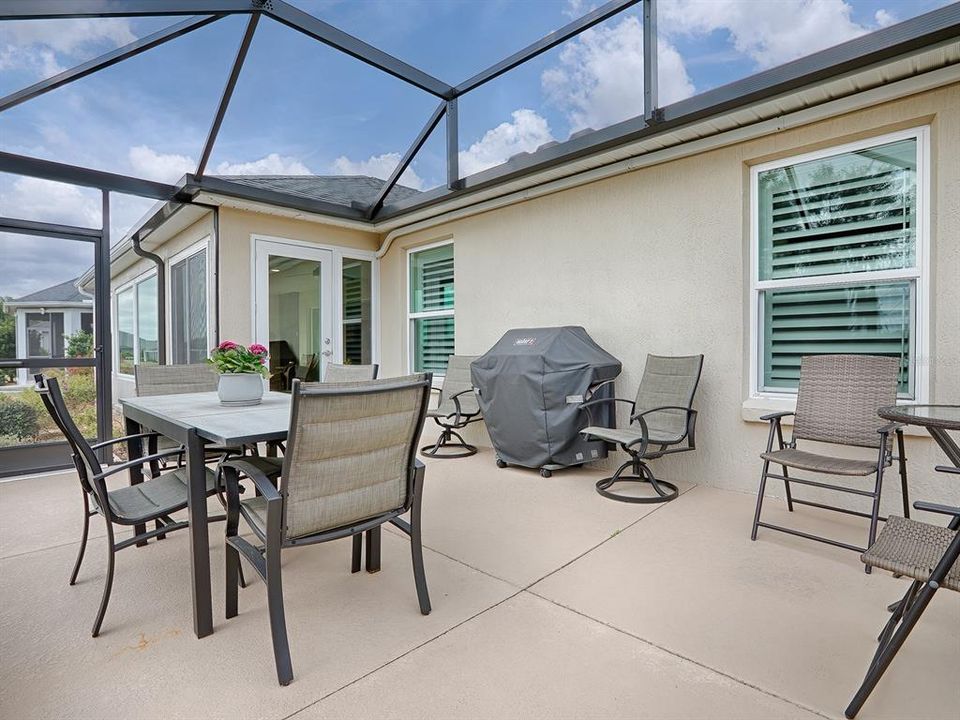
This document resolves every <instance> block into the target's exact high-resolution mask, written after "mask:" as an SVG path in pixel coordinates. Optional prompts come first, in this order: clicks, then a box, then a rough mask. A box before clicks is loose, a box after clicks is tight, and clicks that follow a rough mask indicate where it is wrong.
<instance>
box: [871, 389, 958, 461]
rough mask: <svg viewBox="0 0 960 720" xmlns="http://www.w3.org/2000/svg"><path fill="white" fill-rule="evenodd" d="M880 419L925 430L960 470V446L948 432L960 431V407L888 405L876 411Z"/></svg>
mask: <svg viewBox="0 0 960 720" xmlns="http://www.w3.org/2000/svg"><path fill="white" fill-rule="evenodd" d="M878 414H879V415H880V417H882V418H883V419H884V420H890V421H891V422H898V423H903V424H904V425H918V426H920V427H922V428H925V429H926V431H927V432H928V433H930V435H931V436H932V437H933V439H934V440H936V442H937V445H939V446H940V449H941V450H943V454H944V455H946V456H947V458H948V459H949V460H950V464H951V465H952V466H953V467H955V468H960V446H958V445H957V443H956V441H955V440H954V439H953V438H952V437H950V434H949V433H948V431H949V430H956V431H960V405H890V406H888V407H882V408H880V410H879V411H878Z"/></svg>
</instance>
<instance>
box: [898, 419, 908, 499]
mask: <svg viewBox="0 0 960 720" xmlns="http://www.w3.org/2000/svg"><path fill="white" fill-rule="evenodd" d="M903 445H904V443H903V430H897V457H898V460H899V465H900V493H901V495H902V496H903V516H904V517H905V518H909V517H910V491H909V490H908V489H907V455H906V453H905V452H904V446H903Z"/></svg>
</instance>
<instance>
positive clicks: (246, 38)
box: [195, 13, 260, 177]
mask: <svg viewBox="0 0 960 720" xmlns="http://www.w3.org/2000/svg"><path fill="white" fill-rule="evenodd" d="M258 22H260V13H253V14H252V15H250V19H249V20H248V21H247V29H246V30H244V32H243V38H242V39H241V40H240V47H239V48H237V55H236V57H235V58H234V60H233V67H232V68H231V69H230V76H229V77H228V78H227V83H226V85H224V87H223V92H222V93H221V95H220V104H219V105H218V106H217V113H216V115H214V116H213V123H212V124H211V125H210V130H209V132H208V133H207V139H206V141H205V142H204V143H203V151H202V152H201V154H200V162H198V163H197V172H196V173H195V174H196V176H197V177H203V173H204V171H205V170H206V169H207V163H208V162H209V161H210V155H211V153H213V144H214V143H215V142H216V141H217V135H218V134H219V133H220V126H221V125H222V124H223V116H224V115H225V114H226V112H227V107H228V106H229V105H230V99H231V98H232V97H233V90H234V88H235V87H236V86H237V79H238V78H239V77H240V70H241V69H242V68H243V62H244V60H246V59H247V52H248V51H249V50H250V43H251V42H253V34H254V33H255V32H256V30H257V23H258Z"/></svg>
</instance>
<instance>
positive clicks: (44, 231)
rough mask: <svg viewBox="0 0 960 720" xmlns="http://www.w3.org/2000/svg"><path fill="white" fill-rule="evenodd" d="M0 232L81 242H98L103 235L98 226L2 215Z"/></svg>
mask: <svg viewBox="0 0 960 720" xmlns="http://www.w3.org/2000/svg"><path fill="white" fill-rule="evenodd" d="M0 232H7V233H16V234H18V235H36V236H37V237H52V238H58V239H61V240H79V241H81V242H93V243H95V242H98V241H99V240H100V237H101V235H102V233H101V231H100V230H99V229H98V228H85V227H77V226H76V225H61V224H59V223H48V222H39V221H37V220H22V219H21V218H12V217H0Z"/></svg>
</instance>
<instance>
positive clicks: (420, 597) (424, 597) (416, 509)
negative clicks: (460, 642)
mask: <svg viewBox="0 0 960 720" xmlns="http://www.w3.org/2000/svg"><path fill="white" fill-rule="evenodd" d="M414 493H415V494H414V496H413V507H411V508H410V554H411V556H412V558H413V580H414V582H415V583H416V586H417V601H418V602H419V603H420V613H421V614H422V615H429V614H430V610H431V607H430V592H429V590H428V589H427V575H426V573H425V572H424V567H423V543H422V542H421V539H420V517H421V514H420V500H421V496H422V494H423V471H422V469H421V470H420V471H419V472H418V473H417V476H416V477H415V478H414Z"/></svg>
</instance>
